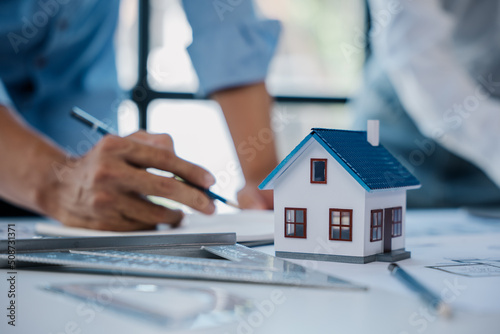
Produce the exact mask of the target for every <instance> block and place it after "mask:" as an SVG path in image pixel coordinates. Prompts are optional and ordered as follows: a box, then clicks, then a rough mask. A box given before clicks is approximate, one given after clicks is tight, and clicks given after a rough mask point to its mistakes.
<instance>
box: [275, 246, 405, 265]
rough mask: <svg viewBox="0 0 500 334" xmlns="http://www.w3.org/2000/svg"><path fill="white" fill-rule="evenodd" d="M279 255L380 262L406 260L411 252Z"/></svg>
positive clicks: (291, 257)
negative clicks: (358, 254)
mask: <svg viewBox="0 0 500 334" xmlns="http://www.w3.org/2000/svg"><path fill="white" fill-rule="evenodd" d="M276 256H277V257H282V258H287V259H297V260H315V261H330V262H344V263H357V264H364V263H370V262H374V261H379V262H396V261H401V260H406V259H409V258H410V257H411V252H409V251H406V250H405V249H404V248H402V249H396V250H393V251H392V252H388V253H380V254H374V255H369V256H348V255H333V254H312V253H297V252H278V251H277V252H276Z"/></svg>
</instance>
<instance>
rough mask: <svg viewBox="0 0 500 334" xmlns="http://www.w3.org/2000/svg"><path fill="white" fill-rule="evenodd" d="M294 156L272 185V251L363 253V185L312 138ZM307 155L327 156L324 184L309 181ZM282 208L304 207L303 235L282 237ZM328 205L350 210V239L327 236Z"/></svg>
mask: <svg viewBox="0 0 500 334" xmlns="http://www.w3.org/2000/svg"><path fill="white" fill-rule="evenodd" d="M301 152H303V153H302V154H300V153H301ZM298 155H300V156H298ZM296 156H298V158H297V160H296V161H295V162H293V163H292V164H291V166H290V167H289V168H288V169H287V170H286V171H285V172H284V173H283V174H282V175H281V177H280V178H279V179H278V180H277V182H276V184H275V186H274V210H275V234H274V236H275V237H274V238H275V239H274V245H275V249H276V251H282V252H299V253H316V254H332V255H347V256H364V253H365V252H364V248H365V247H364V246H365V245H364V240H365V233H364V230H363V228H364V225H365V215H364V212H365V209H364V208H365V190H364V189H363V187H361V186H360V185H359V183H358V182H357V181H356V180H355V179H354V178H353V177H352V176H351V175H350V174H349V173H348V172H347V171H346V170H345V169H344V168H343V167H342V166H341V165H340V164H339V163H338V162H337V161H336V160H335V158H333V157H332V156H331V155H330V153H328V152H327V151H326V150H325V149H324V148H323V147H322V146H321V145H320V144H319V143H318V142H317V141H316V140H315V139H313V138H311V139H309V141H308V142H307V143H306V144H305V145H304V146H303V147H302V148H301V150H300V151H299V152H297V154H296V155H295V157H296ZM311 159H327V160H328V162H327V183H326V184H311V182H310V173H311V171H310V161H311ZM285 208H305V209H307V238H306V239H302V238H287V237H285ZM330 208H331V209H352V210H353V217H352V241H336V240H329V235H328V233H329V222H330V220H329V209H330Z"/></svg>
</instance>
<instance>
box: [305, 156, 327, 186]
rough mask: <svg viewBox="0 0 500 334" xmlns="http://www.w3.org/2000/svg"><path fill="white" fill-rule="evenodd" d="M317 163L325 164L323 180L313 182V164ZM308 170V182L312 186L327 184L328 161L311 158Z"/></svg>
mask: <svg viewBox="0 0 500 334" xmlns="http://www.w3.org/2000/svg"><path fill="white" fill-rule="evenodd" d="M318 161H322V162H324V163H325V180H324V181H314V180H313V172H314V168H313V166H314V163H315V162H318ZM310 169H311V173H310V179H309V181H310V182H311V183H312V184H326V183H327V180H328V177H327V171H328V159H320V158H311V166H310Z"/></svg>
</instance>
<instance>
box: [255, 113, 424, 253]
mask: <svg viewBox="0 0 500 334" xmlns="http://www.w3.org/2000/svg"><path fill="white" fill-rule="evenodd" d="M419 187H420V182H419V181H418V180H417V179H416V178H415V177H414V176H413V175H412V174H411V173H410V172H409V171H408V170H407V169H406V168H405V167H403V165H401V163H399V162H398V161H397V160H396V158H395V157H394V156H393V155H392V154H391V153H389V151H387V149H385V148H384V147H383V146H382V145H380V144H379V123H378V121H368V131H346V130H331V129H318V128H313V129H312V131H311V133H310V134H309V135H308V136H307V137H306V138H305V139H304V140H302V142H301V143H300V144H299V145H298V146H297V147H296V148H295V149H294V150H293V151H292V152H291V153H290V154H289V155H288V156H287V157H286V158H285V159H284V160H283V161H282V162H281V163H280V164H279V165H278V166H277V167H276V168H275V169H274V170H273V171H272V172H271V174H269V175H268V176H267V178H266V179H265V180H264V181H263V182H262V183H261V184H260V186H259V188H260V189H274V216H275V232H274V238H275V239H274V240H275V241H274V244H275V249H276V256H279V257H285V258H296V259H312V260H325V261H339V262H350V263H367V262H372V261H399V260H403V259H407V258H409V257H410V252H408V251H406V250H405V212H406V191H407V190H408V189H416V188H419Z"/></svg>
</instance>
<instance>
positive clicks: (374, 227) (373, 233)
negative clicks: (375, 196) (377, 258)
mask: <svg viewBox="0 0 500 334" xmlns="http://www.w3.org/2000/svg"><path fill="white" fill-rule="evenodd" d="M382 217H383V211H382V210H372V212H371V223H370V241H380V240H382V224H383V222H382Z"/></svg>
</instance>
